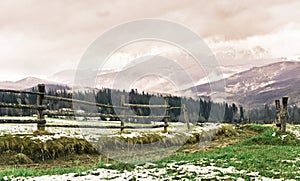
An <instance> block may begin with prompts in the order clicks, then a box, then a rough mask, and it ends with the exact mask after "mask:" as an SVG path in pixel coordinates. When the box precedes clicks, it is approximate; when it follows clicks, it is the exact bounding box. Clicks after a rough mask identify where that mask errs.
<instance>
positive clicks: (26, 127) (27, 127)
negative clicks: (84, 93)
mask: <svg viewBox="0 0 300 181" xmlns="http://www.w3.org/2000/svg"><path fill="white" fill-rule="evenodd" d="M1 119H34V118H33V117H1ZM47 124H49V125H51V124H66V125H93V126H111V125H116V126H119V125H120V123H119V122H118V121H95V120H89V121H77V120H63V119H51V118H48V119H47ZM128 124H130V125H132V123H125V125H128ZM160 124H163V123H160ZM135 125H138V124H135ZM169 125H170V126H169V128H168V130H169V131H170V132H172V133H173V134H166V133H162V132H161V131H159V130H163V128H156V129H151V130H147V129H142V130H130V129H125V130H126V131H127V130H129V133H127V134H126V132H125V134H116V133H117V132H118V131H119V130H118V129H97V128H62V127H47V128H46V130H47V131H48V132H50V133H54V135H40V136H32V135H31V134H32V133H33V132H34V131H35V130H37V124H1V126H0V136H3V135H7V134H9V135H16V134H21V135H26V134H30V135H31V136H32V137H33V138H32V139H40V140H42V141H47V140H49V139H54V138H60V137H76V138H85V139H86V140H87V141H94V140H97V139H98V138H99V137H101V136H111V137H113V136H122V137H124V138H126V137H131V138H132V137H140V136H142V135H143V134H145V133H147V132H152V131H155V133H157V134H160V135H161V136H167V137H172V136H174V134H178V133H182V134H185V135H186V136H191V135H192V134H191V133H195V132H197V133H201V132H202V131H205V132H206V131H209V130H213V129H217V128H218V127H220V126H221V125H220V124H215V123H207V124H205V125H204V126H201V127H200V126H193V125H192V127H193V129H192V130H191V131H189V132H190V133H187V132H188V131H187V126H186V124H184V123H169ZM140 126H147V125H145V124H144V125H142V124H140Z"/></svg>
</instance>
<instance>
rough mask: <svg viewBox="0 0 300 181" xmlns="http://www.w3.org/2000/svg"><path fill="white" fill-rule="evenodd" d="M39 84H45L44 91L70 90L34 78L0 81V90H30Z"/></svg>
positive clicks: (62, 85) (59, 84)
mask: <svg viewBox="0 0 300 181" xmlns="http://www.w3.org/2000/svg"><path fill="white" fill-rule="evenodd" d="M41 83H43V84H45V86H46V91H47V90H49V89H52V90H61V89H67V90H70V88H69V87H68V86H67V85H66V84H62V83H58V82H54V81H49V80H45V79H40V78H36V77H27V78H24V79H21V80H18V81H0V89H14V90H31V89H32V87H37V85H38V84H41Z"/></svg>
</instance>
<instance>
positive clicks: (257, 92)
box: [186, 61, 300, 106]
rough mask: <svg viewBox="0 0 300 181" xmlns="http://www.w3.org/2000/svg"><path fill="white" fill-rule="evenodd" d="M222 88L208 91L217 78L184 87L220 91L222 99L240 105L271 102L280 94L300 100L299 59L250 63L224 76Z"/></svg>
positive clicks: (201, 92)
mask: <svg viewBox="0 0 300 181" xmlns="http://www.w3.org/2000/svg"><path fill="white" fill-rule="evenodd" d="M223 81H225V83H226V86H225V92H222V90H221V89H220V90H217V91H216V92H211V90H210V86H212V85H214V84H218V83H219V81H217V82H212V83H206V84H202V85H198V86H196V87H192V88H190V89H187V90H186V91H191V90H196V91H197V92H196V93H197V94H198V95H203V96H210V95H213V94H219V95H221V96H222V97H223V99H224V100H227V101H232V102H237V103H240V104H243V105H248V106H255V105H263V104H271V103H273V102H274V100H275V99H280V98H281V97H282V96H289V97H290V104H293V103H298V102H300V62H297V61H284V62H278V63H273V64H269V65H265V66H262V67H253V68H251V69H249V70H247V71H243V72H240V73H237V74H234V75H233V76H230V77H228V78H226V79H224V80H223Z"/></svg>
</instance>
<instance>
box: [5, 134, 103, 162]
mask: <svg viewBox="0 0 300 181" xmlns="http://www.w3.org/2000/svg"><path fill="white" fill-rule="evenodd" d="M7 153H14V154H15V155H16V157H12V158H11V161H10V163H15V162H20V163H22V162H23V161H24V162H26V159H25V156H26V157H28V158H29V159H30V160H32V161H33V162H40V161H45V160H51V159H57V158H61V157H67V156H72V155H80V154H97V151H96V150H95V148H94V147H93V146H92V145H91V144H90V143H89V142H88V141H86V140H84V139H78V138H70V137H61V138H58V139H53V140H47V141H46V142H42V141H40V140H38V139H34V140H32V139H30V137H26V136H25V137H20V136H11V135H6V136H2V137H0V154H1V155H2V156H3V157H5V155H7V156H9V157H11V155H8V154H7ZM22 158H23V159H22ZM5 160H10V159H5ZM27 161H29V160H28V159H27ZM29 162H30V161H29Z"/></svg>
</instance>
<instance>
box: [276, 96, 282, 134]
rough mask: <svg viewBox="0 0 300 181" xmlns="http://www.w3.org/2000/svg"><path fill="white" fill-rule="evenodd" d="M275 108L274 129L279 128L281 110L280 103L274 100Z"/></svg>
mask: <svg viewBox="0 0 300 181" xmlns="http://www.w3.org/2000/svg"><path fill="white" fill-rule="evenodd" d="M275 107H276V119H275V124H276V127H278V128H281V116H280V113H281V108H280V101H279V100H275Z"/></svg>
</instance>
